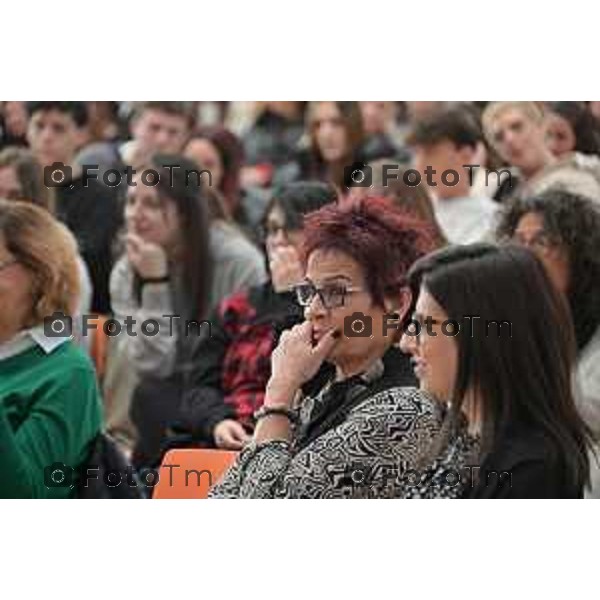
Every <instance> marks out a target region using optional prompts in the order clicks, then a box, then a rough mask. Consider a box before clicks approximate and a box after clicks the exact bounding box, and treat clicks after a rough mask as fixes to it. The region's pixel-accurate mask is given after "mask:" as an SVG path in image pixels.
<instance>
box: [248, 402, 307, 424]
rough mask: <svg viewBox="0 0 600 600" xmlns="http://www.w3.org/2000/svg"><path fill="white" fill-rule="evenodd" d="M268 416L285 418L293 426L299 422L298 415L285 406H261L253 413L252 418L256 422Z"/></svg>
mask: <svg viewBox="0 0 600 600" xmlns="http://www.w3.org/2000/svg"><path fill="white" fill-rule="evenodd" d="M269 415H281V416H282V417H286V418H287V419H288V420H289V421H290V422H291V423H292V424H293V425H298V423H299V422H300V417H299V416H298V413H297V412H296V411H295V410H292V409H291V408H287V407H286V406H261V407H260V408H259V409H258V410H257V411H256V412H255V413H254V418H255V419H256V420H257V421H258V420H259V419H263V418H264V417H268V416H269Z"/></svg>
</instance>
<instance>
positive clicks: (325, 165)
mask: <svg viewBox="0 0 600 600" xmlns="http://www.w3.org/2000/svg"><path fill="white" fill-rule="evenodd" d="M307 129H308V135H309V139H310V148H309V151H308V152H307V154H306V155H301V157H300V162H301V165H302V170H303V178H304V179H319V180H321V181H326V182H329V183H332V184H333V185H335V186H337V187H338V189H339V190H340V191H342V192H345V188H346V187H347V185H346V184H347V182H346V181H345V179H344V169H345V167H348V166H350V165H352V163H354V162H360V161H361V160H363V158H364V157H363V155H362V151H361V148H362V145H363V143H364V141H365V132H364V129H363V124H362V116H361V112H360V106H359V104H358V102H313V103H311V105H310V106H309V108H308V114H307Z"/></svg>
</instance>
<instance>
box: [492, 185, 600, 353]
mask: <svg viewBox="0 0 600 600" xmlns="http://www.w3.org/2000/svg"><path fill="white" fill-rule="evenodd" d="M528 213H536V214H537V215H539V216H540V217H541V218H542V222H543V223H544V229H545V230H546V232H547V233H548V235H549V236H550V238H551V239H554V240H556V241H557V242H558V243H560V244H561V245H563V246H564V247H565V248H566V250H567V253H568V260H569V271H570V280H571V285H570V289H569V292H568V300H569V305H570V307H571V312H572V317H573V322H574V325H575V336H576V340H577V349H578V350H579V351H580V350H582V349H583V348H584V347H585V346H586V344H587V343H588V342H589V341H590V339H591V338H592V337H593V336H594V334H595V332H596V331H597V329H598V327H600V208H599V207H598V206H597V205H596V204H595V203H594V202H593V201H592V200H589V199H587V198H585V197H583V196H579V195H576V194H572V193H570V192H567V191H565V190H562V189H559V188H556V189H552V190H548V191H547V192H544V193H543V194H540V195H538V196H534V197H531V198H522V199H515V200H514V201H513V202H511V203H510V204H509V205H508V206H507V207H506V208H505V210H504V211H503V213H502V215H501V217H500V222H499V224H498V228H497V231H496V235H497V237H498V238H499V239H501V238H506V237H512V236H513V234H514V232H515V230H516V228H517V225H518V223H519V221H520V220H521V218H522V217H523V216H524V215H526V214H528Z"/></svg>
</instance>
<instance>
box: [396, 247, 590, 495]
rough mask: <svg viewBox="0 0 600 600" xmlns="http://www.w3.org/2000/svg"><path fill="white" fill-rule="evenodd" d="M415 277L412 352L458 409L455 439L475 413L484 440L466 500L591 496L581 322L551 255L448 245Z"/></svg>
mask: <svg viewBox="0 0 600 600" xmlns="http://www.w3.org/2000/svg"><path fill="white" fill-rule="evenodd" d="M409 282H410V287H411V290H412V294H413V298H415V299H416V305H415V308H414V310H415V312H414V314H413V322H414V324H415V327H416V330H415V331H413V335H409V334H408V333H406V334H405V335H404V336H403V338H402V342H401V345H402V348H403V349H404V350H405V351H407V352H409V353H411V354H412V357H413V361H414V365H415V372H416V374H417V376H418V378H419V380H420V387H421V389H422V390H424V391H426V392H429V393H430V394H432V395H433V396H435V397H436V398H438V399H439V401H441V402H443V403H444V404H445V405H447V407H448V409H447V418H446V423H445V427H444V429H445V434H444V435H448V436H452V435H453V431H454V430H455V428H456V427H459V426H461V424H462V423H463V422H464V420H465V418H466V419H467V421H468V426H469V429H470V431H471V433H472V434H473V435H474V436H476V437H478V438H479V439H480V449H479V452H478V453H477V454H476V455H474V456H473V462H472V463H471V465H470V467H469V470H468V472H466V473H464V476H465V479H466V485H465V490H464V496H466V497H469V498H581V497H582V494H583V488H584V484H585V483H586V481H587V479H588V456H587V453H586V452H587V448H588V445H589V437H588V430H587V428H586V426H585V424H584V423H583V421H582V420H581V418H580V416H579V414H578V412H577V410H576V408H575V404H574V400H573V394H572V391H571V374H572V368H573V364H574V357H575V341H574V339H575V336H574V330H573V325H572V322H571V319H570V315H569V311H568V306H567V304H566V302H565V301H564V299H563V298H562V296H561V295H560V294H559V293H558V291H557V290H556V289H555V288H554V286H553V285H552V283H551V281H550V279H549V278H548V276H547V274H546V271H545V269H544V267H543V265H542V263H541V262H540V260H539V259H538V258H537V257H536V256H535V255H534V254H533V253H532V252H531V251H529V250H527V249H525V248H522V247H519V246H506V247H497V246H493V245H488V244H473V245H471V246H462V247H454V248H448V249H444V250H440V251H438V252H437V253H434V254H432V255H430V256H427V257H425V258H424V259H422V260H420V261H418V262H417V263H416V264H415V265H414V266H413V268H412V269H411V272H410V274H409ZM416 324H418V325H416ZM417 334H418V335H417ZM441 441H442V442H443V438H441Z"/></svg>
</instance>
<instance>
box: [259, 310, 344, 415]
mask: <svg viewBox="0 0 600 600" xmlns="http://www.w3.org/2000/svg"><path fill="white" fill-rule="evenodd" d="M312 330H313V326H312V324H311V323H310V321H305V322H304V323H302V324H300V325H296V326H295V327H293V328H292V329H290V330H288V331H284V332H283V334H282V335H281V339H280V340H279V344H278V346H277V348H275V350H274V351H273V354H272V355H271V379H270V380H269V383H268V385H267V395H266V398H265V404H277V405H282V404H287V405H291V403H292V401H293V399H294V396H295V395H296V392H297V391H298V389H300V387H301V386H302V385H303V384H304V383H306V382H307V381H309V380H310V379H312V378H313V377H314V376H315V375H316V374H317V371H318V370H319V368H320V367H321V365H322V364H323V361H324V360H325V359H326V358H327V356H328V355H329V353H330V352H331V350H332V349H333V347H334V346H335V344H336V343H337V341H338V339H339V337H340V333H339V332H338V331H337V330H335V329H331V330H329V331H328V332H327V333H325V334H324V335H323V336H322V337H321V338H320V339H319V341H318V342H317V344H316V345H314V346H313V333H312Z"/></svg>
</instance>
